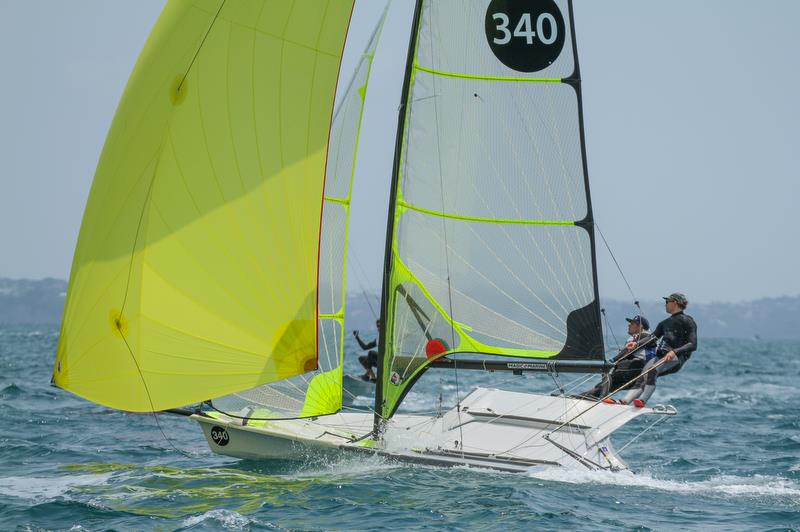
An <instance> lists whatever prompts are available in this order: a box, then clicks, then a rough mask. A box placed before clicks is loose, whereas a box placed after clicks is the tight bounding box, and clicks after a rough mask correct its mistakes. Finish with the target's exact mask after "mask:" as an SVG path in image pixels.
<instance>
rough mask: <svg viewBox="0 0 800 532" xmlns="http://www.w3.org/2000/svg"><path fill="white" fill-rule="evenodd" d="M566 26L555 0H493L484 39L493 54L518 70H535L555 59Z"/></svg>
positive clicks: (562, 45)
mask: <svg viewBox="0 0 800 532" xmlns="http://www.w3.org/2000/svg"><path fill="white" fill-rule="evenodd" d="M565 37H566V25H565V24H564V17H563V16H562V15H561V10H559V9H558V6H557V5H556V3H555V2H554V0H492V1H491V2H490V3H489V8H488V9H487V10H486V41H487V42H488V43H489V48H491V49H492V52H493V53H494V55H495V57H497V59H499V60H500V62H501V63H503V64H504V65H506V66H507V67H508V68H511V69H514V70H516V71H518V72H538V71H539V70H543V69H545V68H547V67H548V66H550V65H552V64H553V62H554V61H555V60H556V59H558V56H559V55H560V54H561V50H562V49H563V48H564V40H565Z"/></svg>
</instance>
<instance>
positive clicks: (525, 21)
mask: <svg viewBox="0 0 800 532" xmlns="http://www.w3.org/2000/svg"><path fill="white" fill-rule="evenodd" d="M492 19H494V21H495V22H496V23H497V27H496V28H495V29H496V30H497V31H499V32H500V33H502V37H500V38H497V37H495V38H493V39H492V42H494V43H495V44H508V43H510V42H511V37H512V36H513V37H524V38H525V42H526V43H527V44H533V39H534V38H535V37H536V36H537V35H538V37H539V40H540V41H541V42H542V44H548V45H549V44H553V43H554V42H556V39H557V38H558V26H556V18H555V17H554V16H553V15H552V14H551V13H541V14H539V16H538V17H536V31H533V27H532V24H531V14H530V13H523V14H522V16H521V17H520V18H519V22H517V26H516V27H515V28H514V33H511V30H510V29H509V22H510V20H509V18H508V15H507V14H505V13H494V14H493V15H492ZM545 23H547V26H545Z"/></svg>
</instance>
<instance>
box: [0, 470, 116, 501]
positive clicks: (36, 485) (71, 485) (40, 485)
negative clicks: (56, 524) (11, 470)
mask: <svg viewBox="0 0 800 532" xmlns="http://www.w3.org/2000/svg"><path fill="white" fill-rule="evenodd" d="M110 478H111V473H103V474H98V475H72V476H68V477H2V478H0V495H3V496H6V497H16V498H19V499H30V500H33V501H37V502H46V501H52V500H54V499H56V498H58V497H64V496H66V495H67V494H69V493H70V492H72V491H74V490H76V489H82V488H87V487H89V486H100V485H103V484H106V483H107V482H108V480H109V479H110Z"/></svg>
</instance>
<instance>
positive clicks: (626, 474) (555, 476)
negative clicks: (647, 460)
mask: <svg viewBox="0 0 800 532" xmlns="http://www.w3.org/2000/svg"><path fill="white" fill-rule="evenodd" d="M529 476H530V477H532V478H537V479H540V480H548V481H553V482H566V483H570V484H607V485H614V486H624V487H628V486H630V487H636V488H645V489H653V490H660V491H669V492H673V493H681V494H692V493H697V494H710V495H725V496H732V497H778V498H788V499H790V501H791V502H793V503H794V504H796V505H797V506H800V484H798V483H797V482H793V481H792V480H790V479H787V478H783V477H778V476H769V475H753V476H751V477H740V476H736V475H717V476H713V477H711V478H709V479H708V480H700V481H680V480H665V479H659V478H655V477H653V476H651V475H649V474H647V473H637V474H634V473H631V472H630V471H620V472H610V471H588V470H587V471H581V470H570V469H566V468H541V469H536V470H533V471H531V472H530V473H529Z"/></svg>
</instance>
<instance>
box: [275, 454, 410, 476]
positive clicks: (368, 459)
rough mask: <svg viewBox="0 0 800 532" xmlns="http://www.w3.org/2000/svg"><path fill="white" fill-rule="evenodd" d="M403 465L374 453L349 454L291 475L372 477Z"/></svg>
mask: <svg viewBox="0 0 800 532" xmlns="http://www.w3.org/2000/svg"><path fill="white" fill-rule="evenodd" d="M399 467H401V466H400V465H399V464H397V463H395V462H391V461H389V460H387V459H386V458H383V457H381V456H378V455H373V454H363V455H362V454H359V455H353V454H347V455H341V456H339V457H336V458H333V459H331V460H330V461H326V462H324V463H323V464H322V465H321V466H317V467H312V468H309V469H303V470H302V471H298V472H297V473H295V474H293V475H290V476H291V477H292V478H297V479H303V478H320V477H325V476H328V475H335V476H336V478H342V479H344V478H348V477H364V476H366V477H370V478H372V477H373V476H374V475H375V473H376V472H378V471H391V470H393V469H397V468H399Z"/></svg>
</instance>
